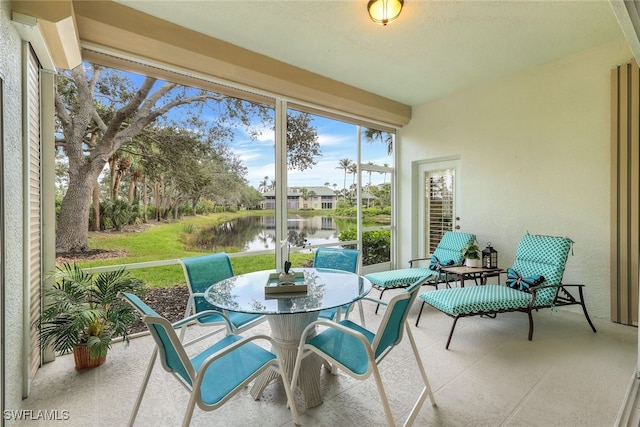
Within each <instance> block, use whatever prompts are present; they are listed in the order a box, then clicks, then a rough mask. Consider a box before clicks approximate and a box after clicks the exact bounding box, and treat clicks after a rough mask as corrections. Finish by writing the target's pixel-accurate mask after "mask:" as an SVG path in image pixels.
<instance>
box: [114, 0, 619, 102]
mask: <svg viewBox="0 0 640 427" xmlns="http://www.w3.org/2000/svg"><path fill="white" fill-rule="evenodd" d="M117 1H119V2H120V3H122V4H125V5H127V6H130V7H132V8H135V9H138V10H140V11H143V12H145V13H148V14H151V15H154V16H157V17H159V18H162V19H165V20H168V21H171V22H173V23H176V24H179V25H182V26H184V27H187V28H190V29H193V30H196V31H199V32H201V33H204V34H207V35H209V36H212V37H215V38H217V39H220V40H224V41H226V42H229V43H232V44H235V45H237V46H241V47H243V48H246V49H249V50H252V51H254V52H258V53H261V54H264V55H267V56H269V57H272V58H275V59H277V60H280V61H282V62H286V63H288V64H291V65H295V66H297V67H300V68H303V69H306V70H309V71H312V72H315V73H317V74H320V75H323V76H326V77H329V78H332V79H334V80H338V81H340V82H344V83H347V84H349V85H352V86H355V87H358V88H361V89H364V90H367V91H369V92H373V93H376V94H378V95H382V96H384V97H387V98H390V99H394V100H396V101H399V102H402V103H404V104H408V105H411V106H414V105H419V104H422V103H424V102H426V101H429V100H432V99H434V98H438V97H441V96H444V95H447V94H449V93H452V92H455V91H456V90H459V89H461V88H465V87H469V86H473V85H475V84H478V83H481V82H484V81H488V80H492V79H496V78H499V77H502V76H505V75H508V74H511V73H514V72H518V71H520V70H524V69H527V68H530V67H533V66H536V65H539V64H543V63H546V62H550V61H554V60H556V59H558V58H561V57H563V56H566V55H569V54H571V53H574V52H579V51H581V50H584V49H588V48H590V47H593V46H596V45H600V44H603V43H608V42H611V41H613V40H616V39H620V38H622V37H623V34H622V31H621V30H620V27H619V26H618V23H617V21H616V18H615V16H614V14H613V12H612V11H611V6H610V4H609V2H608V1H607V0H578V1H568V0H556V1H550V0H536V1H523V0H499V1H473V0H466V1H452V0H446V1H425V0H423V1H419V0H405V7H404V9H403V11H402V14H401V15H400V17H399V18H398V20H397V21H396V22H394V23H392V24H391V25H389V26H387V27H381V26H379V25H376V24H374V23H373V22H371V21H370V20H369V17H368V15H367V12H366V4H367V0H357V1H356V0H349V1H338V0H324V1H318V0H277V1H276V0H261V1H247V0H235V1H221V0H209V1H203V0H200V1H190V0H172V1H166V0H146V1H140V0H117Z"/></svg>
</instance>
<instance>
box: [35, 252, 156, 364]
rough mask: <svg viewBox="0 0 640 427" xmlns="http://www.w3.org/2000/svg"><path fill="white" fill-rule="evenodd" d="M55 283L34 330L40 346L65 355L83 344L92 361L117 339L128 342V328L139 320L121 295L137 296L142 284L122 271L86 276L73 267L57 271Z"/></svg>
mask: <svg viewBox="0 0 640 427" xmlns="http://www.w3.org/2000/svg"><path fill="white" fill-rule="evenodd" d="M53 277H55V284H54V285H53V287H51V288H50V289H48V290H47V291H46V292H45V295H46V297H47V303H48V306H47V308H46V309H45V311H44V312H43V313H42V316H41V317H40V320H39V321H38V322H37V327H38V328H39V330H40V333H41V335H40V339H41V346H42V347H43V348H44V347H47V346H51V347H52V348H53V349H54V350H55V351H59V352H67V351H71V350H74V351H75V348H76V347H77V346H79V345H83V344H86V345H87V347H88V349H89V353H90V355H91V358H92V359H97V358H100V357H104V356H106V354H107V350H108V349H109V348H111V342H112V340H113V339H114V338H116V337H122V338H123V340H124V341H125V342H126V343H129V333H128V329H127V328H128V326H129V325H131V324H132V323H134V322H136V321H137V320H138V316H137V314H136V313H135V311H134V310H133V308H132V307H131V306H130V305H129V304H127V303H125V302H124V301H123V300H122V299H121V298H120V297H119V295H118V294H119V293H120V292H136V293H140V292H141V291H143V289H144V285H143V282H142V281H141V280H138V279H134V278H132V277H130V275H129V272H127V271H125V270H124V269H121V270H116V271H110V272H104V273H99V274H91V273H87V272H85V271H84V270H82V269H81V268H80V267H78V266H77V265H76V264H73V265H70V264H68V263H65V264H63V265H62V266H59V267H57V268H56V271H55V273H54V274H53Z"/></svg>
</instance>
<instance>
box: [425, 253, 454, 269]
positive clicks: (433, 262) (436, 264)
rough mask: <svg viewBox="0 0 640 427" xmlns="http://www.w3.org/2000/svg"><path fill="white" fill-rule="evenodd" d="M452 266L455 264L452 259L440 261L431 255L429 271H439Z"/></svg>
mask: <svg viewBox="0 0 640 427" xmlns="http://www.w3.org/2000/svg"><path fill="white" fill-rule="evenodd" d="M453 264H455V262H454V261H453V260H452V259H448V260H446V261H440V260H439V259H438V257H437V256H435V255H433V256H432V257H431V263H430V264H429V270H432V271H440V269H441V268H442V267H447V266H450V265H453Z"/></svg>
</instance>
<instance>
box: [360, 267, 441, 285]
mask: <svg viewBox="0 0 640 427" xmlns="http://www.w3.org/2000/svg"><path fill="white" fill-rule="evenodd" d="M425 276H430V280H431V279H436V278H439V277H440V273H438V272H436V271H432V270H430V269H429V268H426V267H420V268H402V269H400V270H390V271H380V272H377V273H370V274H367V275H366V276H364V277H366V278H367V279H369V280H370V281H371V284H373V286H375V287H376V288H379V289H381V288H385V289H391V288H406V287H407V286H409V285H411V284H412V283H414V282H415V281H416V280H418V279H420V278H421V277H425Z"/></svg>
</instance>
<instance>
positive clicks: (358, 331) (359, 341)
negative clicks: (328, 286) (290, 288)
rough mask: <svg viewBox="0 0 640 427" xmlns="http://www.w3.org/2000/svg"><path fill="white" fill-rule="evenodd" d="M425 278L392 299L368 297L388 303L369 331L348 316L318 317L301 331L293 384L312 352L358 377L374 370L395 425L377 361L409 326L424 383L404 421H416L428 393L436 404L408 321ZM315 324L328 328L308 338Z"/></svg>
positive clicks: (387, 414)
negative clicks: (376, 324) (338, 320)
mask: <svg viewBox="0 0 640 427" xmlns="http://www.w3.org/2000/svg"><path fill="white" fill-rule="evenodd" d="M424 280H425V278H419V279H418V280H417V281H416V282H415V283H413V284H412V285H410V286H409V287H408V288H407V289H405V290H403V291H402V292H400V293H399V294H398V295H395V296H394V297H393V298H392V299H391V300H390V301H389V303H385V302H383V301H380V300H376V299H370V298H365V299H366V300H368V301H372V302H375V303H377V304H381V305H385V306H387V309H386V311H385V313H384V317H383V318H382V321H381V323H380V326H379V327H378V329H377V331H376V332H372V331H369V330H367V329H365V328H364V327H362V326H360V325H358V324H356V323H353V322H352V321H350V320H348V319H345V320H342V321H340V322H337V323H336V322H333V321H330V320H317V321H315V322H312V323H311V324H310V325H309V326H307V327H306V329H305V330H304V331H303V333H302V339H301V340H300V347H299V349H298V355H297V357H296V363H295V366H294V368H293V376H292V381H291V384H292V388H293V387H295V385H296V381H297V379H298V374H299V371H300V367H301V365H302V360H303V359H304V358H305V357H307V356H309V355H311V354H313V353H315V354H318V355H319V356H320V357H321V358H323V359H324V360H328V361H329V362H330V363H331V364H332V365H333V366H336V367H338V368H340V369H342V370H343V371H344V372H346V373H347V374H348V375H350V376H351V377H353V378H355V379H360V380H365V379H367V378H368V377H369V376H370V375H372V374H373V377H374V378H375V381H376V387H377V389H378V394H379V395H380V400H381V402H382V406H383V408H384V413H385V415H386V419H387V424H388V425H389V426H393V425H395V424H394V421H393V416H392V414H391V408H390V406H389V401H388V399H387V395H386V393H385V391H384V386H383V384H382V379H381V377H380V372H379V370H378V364H379V363H380V362H381V361H382V360H383V359H384V358H385V357H386V356H387V355H388V354H389V352H390V351H391V350H392V349H393V348H394V347H395V346H396V345H397V344H398V343H400V342H401V341H402V338H403V330H406V333H407V336H408V337H409V341H410V343H411V347H412V349H413V355H414V357H415V358H416V362H417V364H418V368H419V370H420V375H421V376H422V381H423V383H424V387H423V389H422V391H421V393H420V395H419V396H418V399H417V400H416V402H415V404H414V406H413V408H412V409H411V412H410V413H409V415H408V417H407V420H406V422H405V424H404V425H411V424H412V423H413V421H414V420H415V417H416V416H417V415H418V411H419V410H420V408H421V407H422V404H423V403H424V401H425V399H426V398H427V396H428V397H429V399H430V400H431V404H432V405H433V406H435V405H436V402H435V399H434V397H433V392H432V391H431V387H430V385H429V380H428V379H427V373H426V371H425V369H424V366H423V364H422V360H421V359H420V354H419V352H418V348H417V347H416V343H415V340H414V339H413V334H412V333H411V328H410V326H409V322H407V315H408V313H409V309H410V307H411V305H412V304H413V302H414V300H415V298H416V295H417V294H418V289H420V285H422V283H423V282H424ZM316 326H323V327H325V329H324V330H323V331H322V332H320V333H319V334H318V335H316V336H314V337H312V338H309V339H307V338H306V337H307V336H308V335H309V333H310V332H312V330H313V328H315V327H316Z"/></svg>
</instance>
